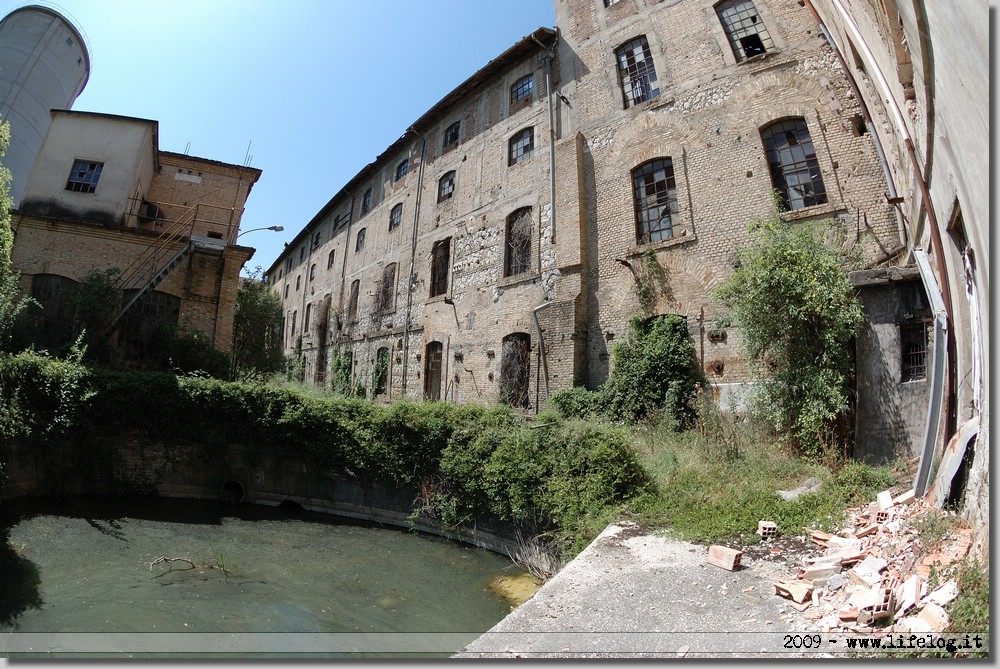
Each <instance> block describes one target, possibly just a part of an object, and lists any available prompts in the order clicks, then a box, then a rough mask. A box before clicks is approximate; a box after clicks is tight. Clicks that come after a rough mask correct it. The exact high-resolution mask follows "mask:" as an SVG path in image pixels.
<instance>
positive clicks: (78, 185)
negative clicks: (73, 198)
mask: <svg viewBox="0 0 1000 669" xmlns="http://www.w3.org/2000/svg"><path fill="white" fill-rule="evenodd" d="M103 171H104V163H103V162H102V161H98V160H80V159H79V158H74V159H73V166H72V168H71V169H70V171H69V176H67V177H66V188H65V190H68V191H71V192H73V193H86V194H93V193H96V192H97V184H98V182H100V180H101V173H102V172H103Z"/></svg>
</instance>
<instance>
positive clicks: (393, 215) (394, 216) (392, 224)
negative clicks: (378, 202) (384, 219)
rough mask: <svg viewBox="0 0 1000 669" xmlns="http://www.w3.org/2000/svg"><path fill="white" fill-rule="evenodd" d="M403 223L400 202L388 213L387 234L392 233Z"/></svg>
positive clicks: (401, 204)
mask: <svg viewBox="0 0 1000 669" xmlns="http://www.w3.org/2000/svg"><path fill="white" fill-rule="evenodd" d="M402 223H403V203H402V202H400V203H399V204H397V205H396V206H395V207H393V208H392V211H390V212H389V232H392V231H393V230H395V229H396V228H398V227H399V226H400V225H402Z"/></svg>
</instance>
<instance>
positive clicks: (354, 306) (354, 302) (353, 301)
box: [347, 279, 361, 323]
mask: <svg viewBox="0 0 1000 669" xmlns="http://www.w3.org/2000/svg"><path fill="white" fill-rule="evenodd" d="M360 292H361V281H360V280H359V279H355V280H354V281H352V282H351V293H350V295H349V296H348V298H347V322H348V323H353V322H355V321H356V320H358V293H360Z"/></svg>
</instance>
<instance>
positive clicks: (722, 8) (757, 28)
mask: <svg viewBox="0 0 1000 669" xmlns="http://www.w3.org/2000/svg"><path fill="white" fill-rule="evenodd" d="M747 6H749V9H748V8H747ZM713 9H714V10H715V16H716V17H717V18H718V19H719V23H720V24H721V25H722V32H723V33H724V34H725V35H726V40H727V41H728V42H729V48H730V49H732V52H733V57H734V58H736V62H737V63H744V62H746V61H748V60H751V59H752V58H755V57H756V56H761V55H763V54H766V53H770V52H773V51H776V50H777V47H776V46H775V44H774V39H773V38H772V37H771V33H770V32H768V30H767V25H765V23H764V20H763V18H762V17H761V15H760V10H758V9H757V6H756V5H755V4H754V2H753V0H722V1H721V2H718V3H716V4H715V6H714V7H713ZM744 40H748V42H744ZM751 49H752V50H753V53H751V52H750V51H751Z"/></svg>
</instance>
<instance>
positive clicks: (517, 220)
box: [504, 207, 532, 276]
mask: <svg viewBox="0 0 1000 669" xmlns="http://www.w3.org/2000/svg"><path fill="white" fill-rule="evenodd" d="M531 223H532V221H531V207H523V208H521V209H518V210H517V211H515V212H514V213H512V214H510V215H509V216H508V217H507V243H506V244H505V246H504V276H515V275H517V274H523V273H524V272H527V271H528V270H529V269H531V228H532V226H531Z"/></svg>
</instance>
